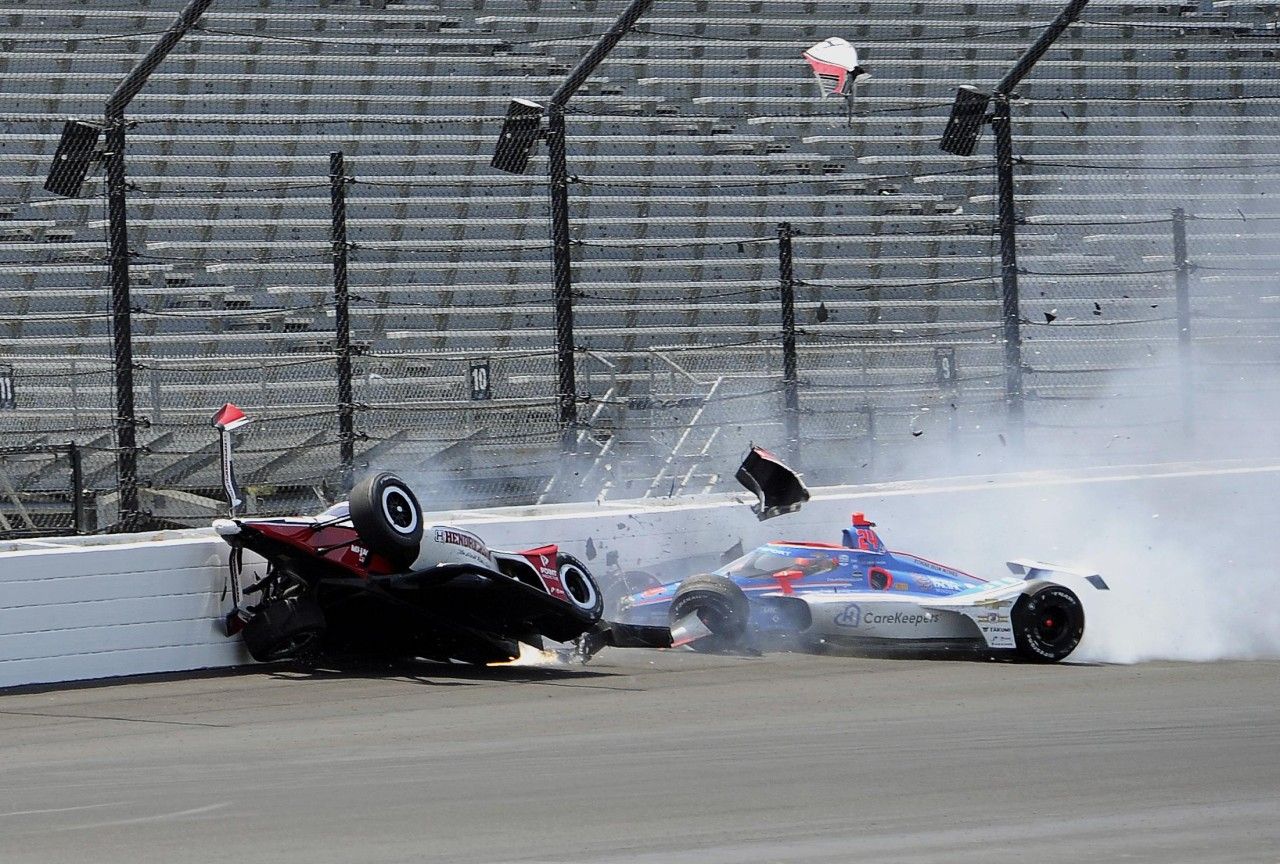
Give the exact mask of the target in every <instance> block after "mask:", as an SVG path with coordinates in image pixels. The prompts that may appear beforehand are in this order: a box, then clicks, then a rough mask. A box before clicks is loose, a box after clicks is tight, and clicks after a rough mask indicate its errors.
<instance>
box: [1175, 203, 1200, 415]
mask: <svg viewBox="0 0 1280 864" xmlns="http://www.w3.org/2000/svg"><path fill="white" fill-rule="evenodd" d="M1173 267H1174V271H1173V282H1174V290H1175V292H1176V295H1177V301H1178V375H1179V385H1180V386H1179V389H1180V390H1181V391H1182V432H1183V434H1184V435H1186V436H1187V437H1188V438H1190V437H1192V436H1193V435H1194V434H1195V391H1194V389H1193V387H1194V386H1195V381H1194V380H1193V377H1192V376H1193V370H1192V356H1191V351H1192V347H1191V263H1190V262H1189V261H1188V260H1187V211H1185V210H1183V209H1182V208H1181V207H1175V208H1174V210H1173Z"/></svg>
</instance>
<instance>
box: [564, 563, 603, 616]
mask: <svg viewBox="0 0 1280 864" xmlns="http://www.w3.org/2000/svg"><path fill="white" fill-rule="evenodd" d="M570 573H577V574H578V579H577V582H578V584H579V585H581V586H582V587H583V588H584V589H586V592H587V596H586V599H585V600H579V599H578V597H577V595H576V594H574V593H573V589H571V588H570V587H569V579H568V575H569V574H570ZM560 581H561V583H563V585H564V593H565V594H568V595H569V600H570V601H572V602H573V605H574V606H577V607H578V608H579V609H586V610H587V611H591V610H592V609H595V608H596V601H597V600H598V599H599V598H598V597H597V596H596V586H595V585H594V584H593V583H592V581H591V579H590V577H588V576H587V574H586V573H585V572H584V571H583V570H582V569H581V568H579V567H575V566H574V565H572V564H566V565H564V566H563V567H561V568H560Z"/></svg>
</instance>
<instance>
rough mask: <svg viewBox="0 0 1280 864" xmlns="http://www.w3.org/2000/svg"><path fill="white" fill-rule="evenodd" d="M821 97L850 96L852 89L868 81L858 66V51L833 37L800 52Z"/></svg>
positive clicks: (869, 75) (865, 74) (867, 75)
mask: <svg viewBox="0 0 1280 864" xmlns="http://www.w3.org/2000/svg"><path fill="white" fill-rule="evenodd" d="M804 59H805V60H807V61H809V65H810V66H812V67H813V74H814V76H815V77H816V78H817V79H818V86H819V87H821V88H822V95H823V96H850V95H852V94H853V87H854V85H856V84H859V83H861V82H863V81H866V80H867V79H868V78H870V77H871V73H869V72H868V71H867V70H866V69H863V68H862V67H861V66H859V65H858V49H857V48H854V47H853V46H852V45H850V44H849V43H848V42H847V41H846V40H844V39H841V38H840V37H838V36H836V37H833V38H831V39H827V40H825V41H822V42H819V43H818V44H817V45H814V46H813V47H812V48H810V49H809V50H808V51H806V52H804Z"/></svg>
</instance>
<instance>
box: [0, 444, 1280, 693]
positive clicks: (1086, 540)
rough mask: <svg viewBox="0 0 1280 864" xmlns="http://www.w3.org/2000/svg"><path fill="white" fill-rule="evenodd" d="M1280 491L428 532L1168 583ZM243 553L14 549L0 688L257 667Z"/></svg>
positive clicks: (189, 546)
mask: <svg viewBox="0 0 1280 864" xmlns="http://www.w3.org/2000/svg"><path fill="white" fill-rule="evenodd" d="M1278 478H1280V466H1276V465H1267V464H1243V463H1238V462H1237V463H1232V464H1229V465H1216V466H1205V465H1160V466H1134V467H1133V468H1129V469H1124V468H1121V469H1107V470H1105V471H1082V472H1074V473H1066V472H1054V473H1036V474H1026V475H1007V476H1003V477H971V478H959V479H954V480H944V481H932V482H911V483H896V484H878V485H875V486H863V487H828V488H817V489H815V490H814V495H813V500H812V501H811V502H810V503H809V504H808V505H806V506H805V508H804V509H803V510H802V511H801V512H800V513H797V514H791V515H788V516H785V517H780V518H778V519H774V520H771V521H769V522H765V523H760V522H758V521H756V519H755V517H754V515H752V513H751V511H750V510H749V509H748V507H747V503H746V501H747V497H746V496H734V495H719V496H705V497H698V498H685V499H672V500H656V501H655V500H649V501H630V502H606V503H603V504H588V505H554V506H547V507H531V508H520V507H515V508H501V509H494V510H475V511H455V512H449V513H440V514H431V515H429V516H428V517H427V518H428V520H429V521H428V524H430V522H431V521H435V522H443V523H447V524H455V525H460V526H466V527H468V528H469V529H471V530H472V531H475V532H476V533H478V534H480V535H481V536H482V537H484V538H485V540H486V541H487V542H488V543H490V544H491V545H492V546H494V547H497V548H505V549H519V548H526V547H530V546H536V545H541V544H543V543H547V542H554V543H558V544H560V545H561V547H562V548H564V549H565V550H566V551H568V552H570V553H572V554H574V555H577V556H579V557H581V558H583V559H584V560H586V559H590V560H589V562H588V563H589V564H590V566H592V567H593V568H595V569H598V570H603V568H604V562H605V560H606V556H607V555H608V553H609V552H610V551H615V552H617V553H618V558H619V564H620V565H621V566H622V567H623V568H624V569H629V568H634V567H641V566H644V565H646V564H651V563H654V562H656V561H661V560H664V559H671V558H679V557H685V556H690V555H697V554H705V553H708V552H713V553H714V552H720V551H723V550H725V549H728V548H729V547H730V546H732V545H733V544H734V543H736V542H738V541H739V540H741V541H742V542H743V544H744V545H745V546H747V547H748V548H749V547H750V546H752V545H755V544H757V543H759V542H763V541H765V540H769V539H806V540H824V541H829V542H838V541H839V538H840V530H841V528H843V527H844V526H845V525H847V524H848V521H849V514H850V513H852V512H853V511H855V510H865V511H866V512H867V514H868V516H870V517H871V518H872V519H874V520H876V521H877V522H879V523H880V526H881V529H880V533H881V536H883V537H884V539H885V541H886V543H888V544H889V545H890V547H891V548H898V549H908V550H911V551H913V552H917V553H918V554H921V555H924V556H926V557H937V558H939V559H941V560H944V561H946V562H947V563H950V564H954V565H955V566H958V567H961V568H962V569H970V570H973V571H974V572H978V573H980V574H981V573H984V572H992V571H993V570H995V569H996V568H999V567H1000V566H1001V562H1003V561H1004V560H1006V559H1008V558H1015V557H1023V556H1026V557H1037V558H1042V559H1048V560H1053V561H1055V562H1056V563H1060V564H1066V565H1078V566H1086V567H1095V568H1097V569H1100V570H1102V571H1103V572H1104V574H1106V575H1107V576H1108V578H1109V579H1111V578H1115V577H1119V578H1121V579H1128V580H1135V579H1136V580H1146V579H1151V578H1157V577H1158V574H1157V573H1154V572H1152V573H1147V572H1144V570H1143V569H1142V568H1143V566H1144V564H1145V562H1146V561H1147V560H1150V559H1152V557H1153V555H1155V554H1157V553H1159V551H1160V550H1161V549H1162V548H1163V549H1168V548H1172V544H1175V543H1176V542H1177V541H1178V540H1179V538H1201V537H1213V538H1214V544H1215V546H1221V547H1222V548H1225V549H1231V550H1232V554H1233V555H1234V556H1235V557H1236V558H1237V559H1239V558H1240V551H1241V550H1240V547H1239V544H1236V545H1235V546H1234V548H1233V546H1232V543H1233V540H1232V538H1231V537H1229V536H1227V535H1228V534H1230V533H1231V532H1234V531H1240V532H1242V533H1244V534H1253V535H1256V536H1259V537H1269V536H1270V533H1272V532H1273V531H1274V526H1273V525H1272V524H1271V522H1270V519H1271V517H1270V515H1269V512H1268V514H1267V515H1266V517H1265V519H1264V518H1263V514H1261V513H1260V512H1259V511H1258V510H1257V508H1256V507H1243V506H1242V504H1243V503H1244V501H1245V496H1246V495H1248V500H1255V499H1256V500H1261V499H1263V498H1267V499H1269V500H1273V499H1274V494H1273V492H1274V489H1275V488H1276V480H1277V479H1278ZM1255 517H1256V518H1255ZM1250 519H1252V520H1253V521H1252V522H1250V521H1249V520H1250ZM1254 523H1257V524H1254ZM1157 526H1158V528H1159V530H1158V531H1156V527H1157ZM1153 532H1154V533H1153ZM588 541H590V545H591V548H593V549H594V552H595V554H594V555H588ZM1143 547H1145V550H1146V551H1144V548H1143ZM226 548H227V547H226V546H225V545H224V544H223V543H222V541H221V540H220V539H218V538H217V537H215V536H214V535H213V534H212V532H211V531H188V532H164V533H159V534H154V535H136V536H134V537H130V538H120V537H110V538H75V539H74V540H71V539H68V540H66V541H62V540H52V541H50V540H45V541H39V542H32V543H19V544H9V545H6V546H3V547H0V687H12V686H16V685H22V684H35V683H46V682H56V681H73V680H81V679H89V678H103V677H109V676H117V675H136V674H143V673H150V672H168V671H183V670H189V669H199V668H206V667H219V666H230V665H238V664H241V663H246V662H248V658H247V656H246V655H245V654H244V653H243V649H242V648H241V646H240V644H239V642H238V641H235V640H227V639H225V638H224V637H223V635H222V632H221V616H222V614H223V612H224V611H225V609H224V604H223V602H222V601H221V599H220V595H221V592H222V586H223V579H224V576H225V573H226ZM1116 549H1121V550H1123V551H1124V552H1125V554H1124V555H1116V553H1115V550H1116ZM1268 549H1269V544H1268ZM6 550H7V551H6ZM1151 550H1155V551H1154V552H1153V551H1151ZM1130 552H1136V553H1137V557H1136V558H1135V557H1132V556H1130V555H1129V554H1128V553H1130ZM1243 563H1244V562H1243V561H1239V562H1238V564H1243ZM1237 566H1238V565H1237ZM1108 567H1110V568H1111V570H1112V571H1115V570H1123V571H1124V572H1122V573H1116V572H1109V571H1108V569H1107V568H1108Z"/></svg>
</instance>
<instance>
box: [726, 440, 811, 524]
mask: <svg viewBox="0 0 1280 864" xmlns="http://www.w3.org/2000/svg"><path fill="white" fill-rule="evenodd" d="M734 478H735V479H736V480H737V481H738V482H739V483H741V484H742V485H743V486H744V487H746V489H747V491H749V492H752V493H754V494H755V496H756V498H758V499H759V503H756V504H753V505H751V512H753V513H755V514H756V516H758V517H759V519H760V521H761V522H763V521H764V520H766V519H772V518H773V517H774V516H781V515H782V514H784V513H794V512H796V511H797V510H799V509H800V507H801V505H803V504H804V503H805V502H806V501H808V500H809V490H808V489H807V488H806V487H805V485H804V483H803V482H801V480H800V478H799V476H797V475H796V472H794V471H792V470H791V469H790V468H788V467H787V466H786V465H784V464H782V460H780V459H779V458H778V457H777V456H774V455H773V454H772V453H770V452H769V451H768V450H765V449H764V448H763V447H752V448H751V451H750V452H749V453H747V458H745V459H743V460H742V464H741V465H740V466H738V472H737V473H736V474H735V475H734Z"/></svg>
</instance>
